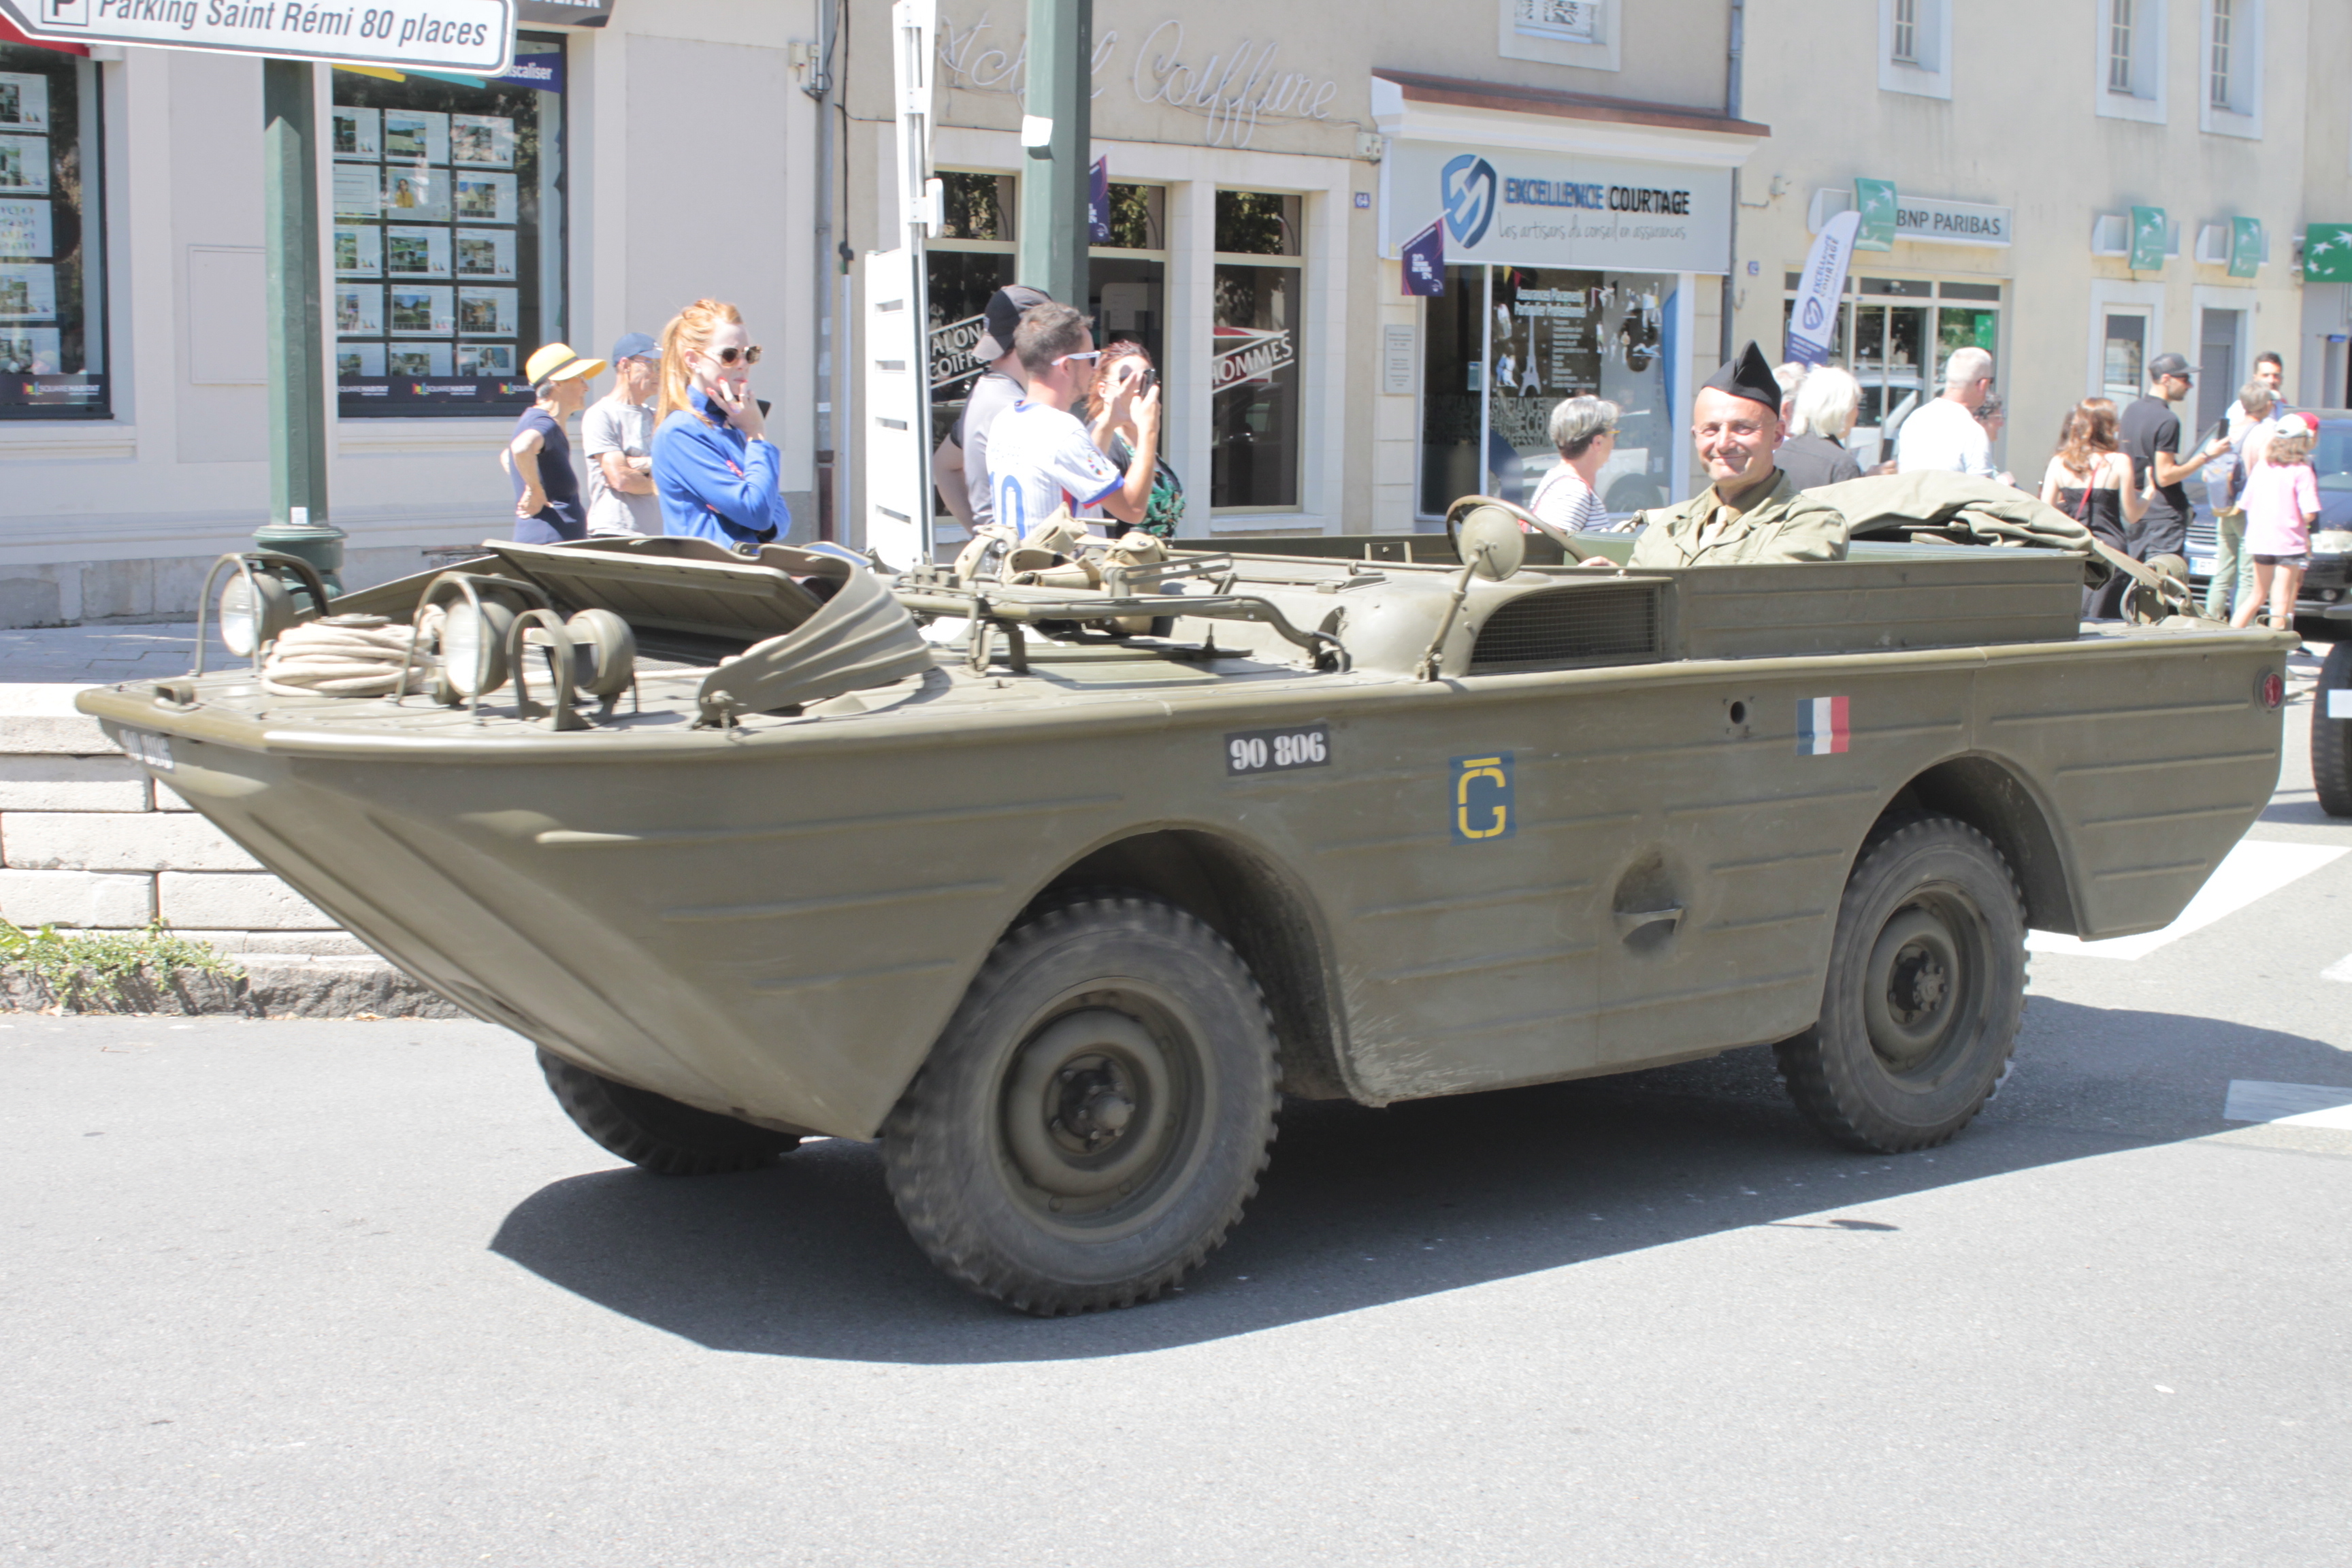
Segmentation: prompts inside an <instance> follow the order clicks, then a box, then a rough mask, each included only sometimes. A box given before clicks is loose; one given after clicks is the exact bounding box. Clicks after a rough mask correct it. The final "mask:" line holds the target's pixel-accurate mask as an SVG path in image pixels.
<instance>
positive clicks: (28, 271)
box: [0, 44, 112, 419]
mask: <svg viewBox="0 0 2352 1568" xmlns="http://www.w3.org/2000/svg"><path fill="white" fill-rule="evenodd" d="M98 97H99V95H98V68H97V67H96V66H95V65H93V64H91V63H90V62H89V60H86V59H83V58H79V57H77V56H73V55H68V54H63V53H60V52H59V51H58V50H56V49H36V48H22V47H15V46H10V45H5V44H0V419H102V418H105V417H107V416H109V415H110V413H111V412H112V409H111V407H110V401H111V400H110V390H109V381H108V376H107V370H106V310H105V300H106V283H105V268H104V259H105V255H106V245H105V235H104V221H103V215H104V213H105V208H106V201H105V192H104V188H103V184H104V183H103V180H102V178H101V175H102V173H103V170H102V167H101V163H102V160H101V159H100V155H99V149H100V147H101V146H103V145H104V142H103V141H102V139H101V137H100V130H99V102H98Z"/></svg>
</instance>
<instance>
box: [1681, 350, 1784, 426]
mask: <svg viewBox="0 0 2352 1568" xmlns="http://www.w3.org/2000/svg"><path fill="white" fill-rule="evenodd" d="M1699 384H1700V385H1701V386H1703V387H1706V386H1711V387H1713V388H1715V390H1716V391H1717V392H1727V393H1729V394H1731V395H1732V396H1734V397H1744V398H1746V399H1748V402H1750V403H1760V404H1762V405H1764V406H1765V407H1767V408H1769V409H1770V410H1771V411H1772V412H1773V413H1774V414H1775V415H1777V414H1779V413H1780V381H1779V380H1778V378H1776V377H1775V376H1774V375H1773V374H1772V362H1771V361H1769V360H1768V359H1766V358H1765V357H1764V351H1763V350H1762V349H1759V348H1758V347H1757V346H1756V340H1755V339H1753V338H1750V339H1748V346H1747V347H1746V348H1744V349H1741V350H1740V351H1739V353H1738V354H1736V355H1734V356H1733V357H1732V360H1731V362H1730V363H1728V364H1726V365H1725V366H1724V367H1723V368H1722V369H1721V370H1718V371H1717V372H1716V373H1715V374H1713V375H1710V376H1708V377H1707V378H1706V380H1705V381H1703V382H1701V383H1699Z"/></svg>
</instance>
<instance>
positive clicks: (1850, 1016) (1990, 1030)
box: [1774, 816, 2025, 1154]
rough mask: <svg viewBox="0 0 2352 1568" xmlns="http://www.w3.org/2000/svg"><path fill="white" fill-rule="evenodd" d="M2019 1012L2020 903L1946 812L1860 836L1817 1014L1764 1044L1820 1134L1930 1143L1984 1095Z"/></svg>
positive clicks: (1847, 1139)
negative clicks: (1797, 1031)
mask: <svg viewBox="0 0 2352 1568" xmlns="http://www.w3.org/2000/svg"><path fill="white" fill-rule="evenodd" d="M2024 1008H2025V911H2024V901H2023V900H2021V898H2020V897H2019V896H2018V891H2017V879H2016V878H2014V877H2013V876H2012V875H2011V873H2010V868H2009V862H2008V861H2007V860H2005V859H2003V858H2001V854H2000V850H1999V849H1997V848H1995V847H1993V844H1992V841H1991V840H1990V839H1989V838H1987V837H1985V836H1984V835H1983V834H1981V833H1979V832H1978V831H1977V830H1976V829H1975V828H1973V827H1970V826H1968V824H1966V823H1964V822H1958V821H1956V820H1954V819H1953V818H1951V817H1948V816H1927V817H1917V818H1914V819H1912V820H1911V821H1908V822H1906V823H1902V824H1900V825H1898V826H1895V827H1893V828H1892V829H1891V830H1889V831H1887V832H1885V833H1884V834H1882V835H1880V836H1878V837H1874V838H1873V840H1872V841H1871V842H1870V843H1869V844H1868V845H1866V846H1864V849H1863V852H1862V856H1861V858H1859V859H1858V860H1857V861H1855V863H1854V868H1853V874H1852V875H1851V876H1849V877H1848V878H1847V879H1846V885H1845V896H1844V898H1843V900H1842V901H1841V902H1840V904H1839V906H1838V921H1837V933H1836V935H1835V936H1834V937H1833V938H1832V943H1831V947H1830V965H1829V977H1828V981H1827V983H1826V984H1824V985H1823V987H1822V1016H1821V1019H1820V1021H1819V1022H1817V1023H1816V1024H1814V1026H1812V1027H1811V1029H1808V1030H1806V1031H1805V1032H1804V1033H1803V1034H1801V1035H1799V1036H1798V1037H1796V1038H1795V1039H1792V1040H1784V1041H1782V1042H1781V1043H1780V1045H1779V1046H1777V1047H1774V1050H1775V1054H1776V1055H1777V1056H1778V1057H1779V1058H1780V1076H1781V1078H1782V1079H1783V1080H1785V1081H1786V1082H1787V1084H1788V1086H1789V1095H1790V1099H1792V1100H1795V1101H1796V1102H1797V1109H1798V1110H1801V1111H1802V1112H1804V1114H1805V1116H1806V1117H1807V1118H1808V1119H1809V1120H1811V1122H1812V1123H1813V1125H1814V1126H1815V1127H1818V1128H1819V1129H1821V1131H1822V1133H1823V1134H1824V1135H1826V1136H1827V1137H1828V1138H1829V1140H1830V1141H1831V1142H1833V1143H1839V1144H1843V1145H1844V1146H1845V1147H1847V1148H1849V1149H1864V1150H1869V1151H1871V1152H1876V1153H1883V1154H1899V1153H1904V1152H1908V1151H1910V1150H1914V1149H1932V1148H1934V1147H1935V1146H1936V1145H1937V1144H1938V1143H1942V1142H1948V1140H1949V1139H1950V1138H1951V1137H1952V1135H1953V1134H1954V1133H1956V1132H1958V1131H1959V1130H1960V1129H1961V1128H1963V1127H1966V1126H1967V1125H1968V1124H1969V1121H1970V1120H1972V1119H1973V1118H1974V1117H1975V1115H1976V1113H1977V1112H1978V1110H1980V1109H1982V1108H1983V1105H1984V1102H1985V1101H1986V1100H1989V1099H1990V1098H1991V1097H1992V1092H1993V1090H1994V1089H1995V1088H1996V1087H1998V1086H1999V1084H2000V1080H2001V1078H2002V1077H2003V1075H2005V1074H2006V1073H2007V1072H2008V1070H2009V1058H2010V1054H2011V1052H2012V1051H2013V1050H2015V1049H2016V1047H2017V1026H2018V1021H2019V1019H2020V1017H2021V1016H2022V1014H2023V1012H2024Z"/></svg>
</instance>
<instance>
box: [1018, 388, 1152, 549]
mask: <svg viewBox="0 0 2352 1568" xmlns="http://www.w3.org/2000/svg"><path fill="white" fill-rule="evenodd" d="M988 477H989V480H990V482H991V483H992V484H993V485H994V487H995V489H996V521H998V522H1001V523H1004V524H1007V525H1009V526H1011V527H1013V528H1015V529H1017V530H1019V531H1020V534H1021V537H1023V538H1024V539H1025V538H1027V537H1028V536H1029V533H1030V532H1031V531H1032V530H1034V529H1035V528H1037V527H1038V526H1039V525H1040V524H1042V523H1043V522H1045V520H1046V519H1047V518H1049V517H1051V516H1053V515H1054V513H1055V511H1057V510H1060V509H1061V508H1063V507H1065V506H1066V507H1068V508H1069V509H1070V515H1071V516H1072V517H1090V516H1093V515H1095V513H1094V510H1093V509H1094V507H1095V505H1096V504H1097V502H1099V501H1100V500H1102V499H1103V497H1105V496H1107V495H1108V494H1110V493H1111V492H1112V491H1113V490H1115V489H1118V487H1119V486H1120V485H1122V484H1124V483H1126V482H1127V476H1125V475H1124V474H1122V473H1120V472H1119V471H1118V469H1117V468H1114V467H1112V466H1111V460H1110V459H1109V458H1106V457H1104V456H1103V454H1102V450H1101V448H1099V447H1097V446H1096V445H1095V443H1094V437H1091V436H1089V435H1087V427H1086V426H1084V425H1082V424H1080V423H1079V422H1078V420H1077V417H1076V416H1075V415H1071V414H1067V413H1065V412H1064V411H1062V410H1061V409H1059V408H1056V407H1055V406H1054V405H1052V404H1049V403H1030V402H1026V401H1024V402H1021V403H1016V404H1014V405H1013V406H1012V407H1010V408H1008V409H1006V410H1005V411H1004V412H1003V413H1002V414H1000V415H998V416H996V423H995V424H993V425H992V426H989V431H988Z"/></svg>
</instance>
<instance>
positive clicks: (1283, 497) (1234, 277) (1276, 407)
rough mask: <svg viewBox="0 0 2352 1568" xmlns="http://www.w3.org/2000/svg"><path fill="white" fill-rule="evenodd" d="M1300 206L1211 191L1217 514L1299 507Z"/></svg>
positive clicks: (1292, 199) (1255, 194) (1212, 467)
mask: <svg viewBox="0 0 2352 1568" xmlns="http://www.w3.org/2000/svg"><path fill="white" fill-rule="evenodd" d="M1302 206H1303V203H1302V202H1301V199H1300V198H1299V197H1297V196H1289V195H1274V194H1271V193H1267V192H1261V191H1219V192H1218V193H1217V216H1216V247H1217V258H1216V283H1215V289H1216V303H1215V315H1214V321H1213V326H1212V329H1211V331H1212V332H1213V342H1212V343H1211V364H1212V366H1213V370H1212V373H1211V374H1212V380H1211V383H1210V400H1209V407H1210V436H1209V505H1210V507H1211V509H1212V510H1225V511H1237V510H1238V511H1265V510H1280V509H1283V508H1290V507H1296V506H1297V505H1298V488H1299V462H1300V458H1301V456H1302V452H1301V447H1300V442H1299V418H1300V407H1299V391H1300V388H1299V366H1298V356H1299V352H1300V327H1301V324H1302V323H1301V317H1302V316H1304V314H1305V311H1306V298H1305V296H1306V289H1305V287H1304V285H1305V282H1306V271H1305V266H1304V262H1303V259H1302V257H1301V248H1300V234H1301V229H1300V218H1301V210H1302Z"/></svg>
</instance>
